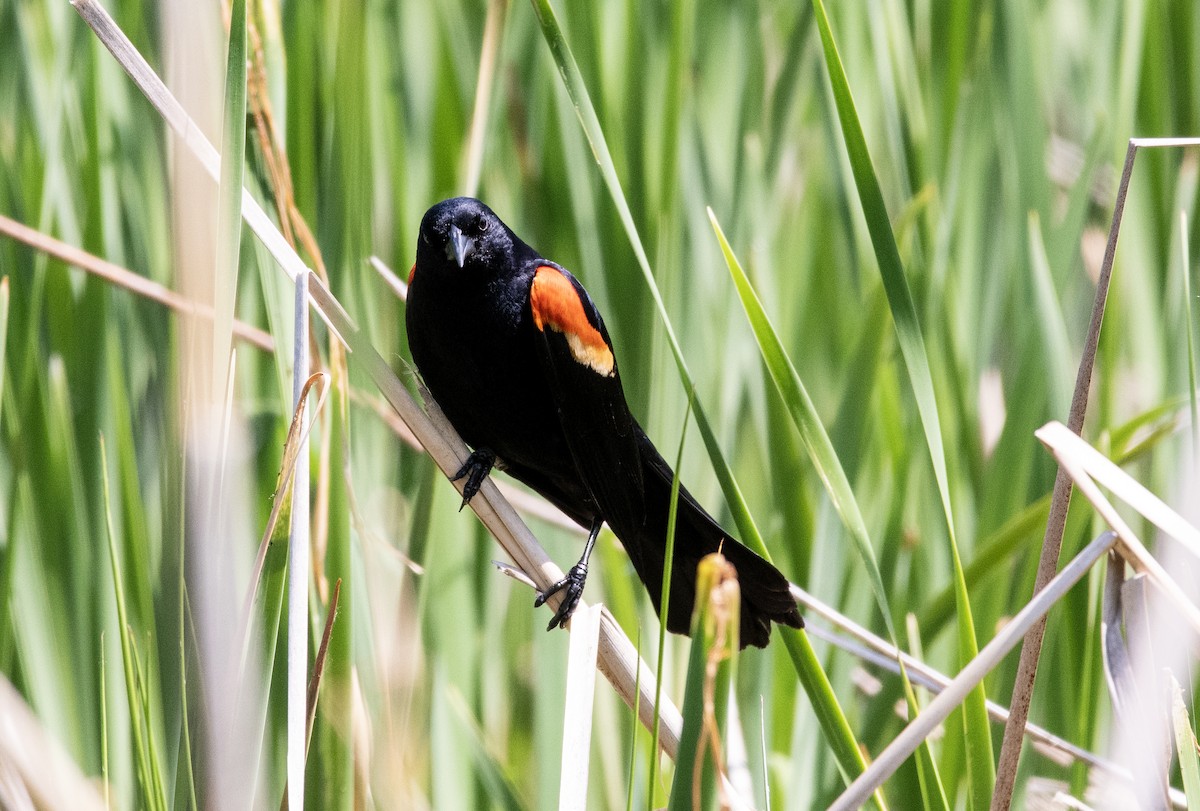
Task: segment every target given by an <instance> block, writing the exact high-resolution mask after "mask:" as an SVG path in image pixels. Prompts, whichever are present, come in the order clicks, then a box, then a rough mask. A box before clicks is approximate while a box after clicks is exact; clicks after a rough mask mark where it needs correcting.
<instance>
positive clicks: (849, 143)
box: [813, 0, 996, 808]
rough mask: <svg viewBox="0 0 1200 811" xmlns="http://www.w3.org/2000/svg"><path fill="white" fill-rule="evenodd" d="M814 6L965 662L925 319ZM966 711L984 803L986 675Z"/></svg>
mask: <svg viewBox="0 0 1200 811" xmlns="http://www.w3.org/2000/svg"><path fill="white" fill-rule="evenodd" d="M813 10H814V11H815V12H816V18H817V28H818V30H819V31H820V34H821V45H822V49H823V51H824V55H825V64H826V67H827V68H828V70H829V78H830V82H831V83H832V86H833V96H834V100H835V102H836V104H837V110H838V117H839V119H840V121H841V125H842V137H843V139H844V141H845V144H846V150H847V152H848V153H849V156H850V166H851V168H852V170H853V172H854V181H855V185H856V187H857V188H858V194H859V199H860V202H861V203H862V209H863V215H864V217H865V218H866V222H867V229H868V231H869V232H870V235H871V244H872V246H873V247H874V249H875V258H876V260H877V261H878V263H879V270H880V274H881V276H882V279H883V286H884V290H885V292H886V293H887V297H888V304H889V306H890V307H891V310H892V319H893V321H894V323H895V326H896V338H897V341H898V343H899V345H900V352H901V354H902V355H903V357H904V365H905V368H906V370H907V371H908V378H909V384H910V385H911V386H912V390H913V397H914V399H915V400H916V405H917V411H918V413H919V415H920V418H921V427H922V429H923V430H924V433H925V441H926V444H927V445H928V446H929V456H930V459H931V461H932V462H933V472H934V478H935V479H936V481H937V487H938V493H939V495H940V496H941V502H942V511H943V513H944V514H945V520H946V531H947V535H948V537H949V541H950V557H951V560H952V562H953V568H954V572H953V577H954V586H955V593H956V596H957V608H958V648H959V650H958V655H959V661H960V663H961V664H964V665H965V664H966V663H967V662H969V661H970V660H971V659H973V658H975V656H976V654H978V653H979V643H978V641H977V640H976V638H975V625H974V619H973V617H972V614H971V605H970V598H969V595H968V593H967V587H966V581H965V580H964V578H963V572H962V562H961V560H960V559H959V554H958V544H957V541H956V539H955V527H954V513H953V510H952V508H951V504H950V482H949V475H948V473H947V470H946V452H945V448H944V445H943V442H942V429H941V425H940V420H939V417H938V410H937V400H936V398H935V397H934V390H933V377H932V375H931V373H930V369H929V358H928V357H927V356H926V354H925V342H924V339H923V337H922V335H921V325H920V322H919V320H918V319H917V310H916V306H915V305H914V303H913V298H912V293H911V291H910V290H909V287H908V282H907V281H906V280H905V276H904V265H903V263H902V262H901V260H900V250H899V248H898V247H897V245H896V238H895V235H894V234H893V233H892V228H891V222H890V220H889V218H888V213H887V207H886V205H885V204H884V201H883V192H882V190H881V189H880V186H879V179H878V177H877V176H876V174H875V169H874V166H873V165H872V162H871V156H870V153H869V151H868V150H867V142H866V137H865V136H864V134H863V130H862V125H861V124H860V123H859V119H858V112H857V110H856V109H855V106H854V98H853V96H852V95H851V92H850V84H849V81H848V80H847V78H846V72H845V69H844V68H843V67H842V61H841V57H840V55H839V54H838V50H837V45H836V43H835V42H834V39H833V32H832V31H831V29H830V27H829V18H828V16H827V15H826V13H825V6H824V3H822V2H821V0H813ZM963 718H964V723H965V724H966V735H967V747H968V752H969V755H968V761H967V765H968V772H969V777H970V784H971V798H972V802H973V804H974V806H975V807H978V808H982V807H983V806H984V805H985V804H987V802H988V799H989V798H990V797H991V795H992V785H993V784H994V783H995V779H996V777H995V775H996V762H995V757H994V755H993V753H992V738H991V724H990V722H989V721H988V716H987V697H986V694H985V692H984V689H983V685H982V683H981V684H980V685H979V686H978V687H977V688H976V689H975V690H973V691H972V692H971V695H970V696H969V697H968V699H967V701H966V704H965V712H964V715H963Z"/></svg>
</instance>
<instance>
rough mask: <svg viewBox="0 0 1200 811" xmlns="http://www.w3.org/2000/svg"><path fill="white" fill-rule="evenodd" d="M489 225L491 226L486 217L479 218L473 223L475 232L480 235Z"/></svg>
mask: <svg viewBox="0 0 1200 811" xmlns="http://www.w3.org/2000/svg"><path fill="white" fill-rule="evenodd" d="M491 225H492V224H491V223H490V222H488V219H487V217H480V218H479V219H478V220H476V221H475V230H476V231H478V232H479V233H481V234H482V233H483V232H484V231H486V230H488V228H489V227H491Z"/></svg>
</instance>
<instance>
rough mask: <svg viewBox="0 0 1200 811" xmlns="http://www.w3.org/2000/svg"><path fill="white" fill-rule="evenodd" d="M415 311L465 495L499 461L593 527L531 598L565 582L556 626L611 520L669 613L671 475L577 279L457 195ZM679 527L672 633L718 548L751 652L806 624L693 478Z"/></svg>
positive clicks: (423, 265) (682, 628)
mask: <svg viewBox="0 0 1200 811" xmlns="http://www.w3.org/2000/svg"><path fill="white" fill-rule="evenodd" d="M407 310H408V311H407V326H408V342H409V347H410V348H411V350H412V356H413V360H414V361H416V365H417V369H418V370H419V371H420V373H421V376H422V377H423V378H424V380H425V384H426V386H428V388H429V391H430V392H431V393H432V394H433V397H434V399H435V400H437V403H438V405H439V406H441V408H442V411H444V412H445V414H446V416H447V418H449V420H450V422H451V423H452V424H453V425H454V427H455V428H456V429H457V430H458V432H459V434H461V435H462V438H463V440H465V441H466V442H467V444H468V445H470V446H471V448H472V449H473V451H472V453H471V456H470V458H469V459H468V461H467V463H466V464H465V465H463V467H462V469H461V470H460V471H459V472H458V475H457V476H456V477H455V480H456V481H457V480H458V479H462V478H466V480H467V482H466V486H465V488H464V491H463V503H464V504H466V503H467V501H469V500H470V498H471V497H472V496H473V495H474V494H475V493H476V492H478V490H479V487H480V485H481V484H482V483H483V480H484V478H486V477H487V475H488V473H489V472H490V471H491V469H492V467H493V465H494V466H496V467H498V468H500V469H501V470H504V471H505V472H507V473H509V474H510V475H512V476H514V477H515V478H517V479H519V480H520V481H522V482H524V483H525V484H527V485H529V486H530V487H532V488H533V489H534V490H536V491H537V492H539V493H541V494H542V495H543V496H545V497H546V498H547V499H549V500H550V501H551V502H552V503H553V504H554V505H555V506H557V507H558V508H559V509H561V510H562V511H563V512H564V513H566V514H567V515H568V516H570V517H571V518H572V519H573V520H574V521H576V522H578V523H579V524H580V526H582V527H584V528H585V529H587V530H589V534H588V539H587V544H586V546H585V547H584V550H583V557H582V558H580V560H579V563H577V564H576V565H575V566H573V567H572V568H571V570H570V572H569V573H568V574H567V576H566V577H565V578H564V579H563V580H561V581H560V582H558V583H556V584H555V585H554V586H552V587H551V588H550V589H549V590H547V591H546V592H544V593H542V594H541V595H539V596H538V598H537V602H536V605H541V604H542V603H544V602H545V601H546V598H547V597H549V596H550V595H551V594H554V593H556V592H558V591H560V590H561V591H565V594H564V596H563V600H562V603H561V605H560V606H559V608H558V611H557V613H556V614H555V615H554V618H553V619H552V620H551V621H550V626H549V628H547V630H550V629H552V628H554V627H555V626H556V625H557V626H560V627H564V626H565V625H566V623H567V620H568V619H569V618H570V616H571V612H572V611H573V610H574V609H575V605H576V604H577V603H578V601H579V598H580V596H581V595H582V594H583V587H584V582H585V580H586V578H587V568H588V557H589V555H590V554H591V552H592V547H593V546H594V545H595V542H596V535H597V534H598V533H599V531H600V526H601V524H603V523H605V522H607V523H608V525H609V527H610V528H611V529H612V531H613V532H614V533H615V534H616V535H617V537H618V538H620V539H621V543H622V544H623V545H624V547H625V551H626V552H627V553H628V554H629V558H630V560H631V561H632V562H633V567H634V569H635V570H636V571H637V574H638V577H640V578H641V580H642V582H643V583H645V584H646V588H647V590H648V591H649V592H650V599H651V600H652V601H653V603H654V607H655V610H657V611H658V612H659V615H660V616H661V615H662V609H661V606H659V601H660V595H661V588H662V573H663V561H664V557H665V552H666V534H667V512H668V508H669V506H670V495H671V481H672V478H673V473H672V471H671V467H670V465H668V464H667V462H666V461H665V460H664V459H663V458H662V456H661V455H660V454H659V452H658V451H657V450H656V449H655V447H654V445H653V444H652V443H651V442H650V439H649V438H648V437H647V436H646V434H645V432H644V431H643V430H642V428H641V426H639V425H638V423H637V421H636V420H635V419H634V418H633V415H632V414H630V412H629V406H628V405H627V404H626V402H625V392H624V390H623V389H622V388H621V377H620V375H619V374H618V373H617V360H616V356H615V355H614V352H613V346H612V341H611V340H609V337H608V331H607V330H606V329H605V328H604V321H603V320H602V319H601V318H600V313H599V312H598V311H597V310H596V306H595V305H594V304H593V303H592V299H591V297H590V296H588V294H587V291H585V290H584V289H583V286H582V285H581V284H580V283H579V282H578V281H576V279H575V277H574V276H572V275H571V274H570V273H568V272H567V271H566V270H565V269H564V268H562V267H560V266H559V265H557V264H555V263H554V262H551V261H549V260H547V259H543V258H542V257H541V256H539V255H538V253H537V251H535V250H534V249H533V248H531V247H529V246H528V245H526V244H525V243H524V242H522V241H521V240H520V239H519V238H518V237H517V236H516V234H514V233H513V232H512V231H511V230H510V229H509V228H508V226H506V225H505V224H504V223H503V222H501V221H500V218H499V217H497V216H496V215H495V214H494V213H493V212H492V210H491V209H490V208H488V207H487V206H486V205H484V204H483V203H481V202H479V201H478V200H475V199H472V198H469V197H458V198H455V199H452V200H445V201H443V202H441V203H438V204H437V205H435V206H433V207H432V208H430V209H429V211H428V212H426V214H425V217H424V218H423V219H422V220H421V233H420V240H419V242H418V243H417V261H416V264H415V265H413V269H412V273H411V275H410V277H409V288H408V306H407ZM675 532H676V535H675V554H674V564H673V568H672V574H671V595H670V609H669V611H667V615H666V622H667V629H668V630H670V631H672V632H674V633H682V634H686V633H688V632H689V630H690V623H691V615H692V606H693V604H694V603H695V599H696V567H697V565H698V563H699V562H700V559H701V558H703V557H704V556H705V555H707V554H709V553H710V552H716V551H717V550H718V549H720V551H721V552H722V553H723V554H724V555H725V557H726V558H727V559H728V560H729V561H730V562H731V563H733V565H734V567H735V568H736V569H737V572H738V579H739V582H740V585H741V594H742V605H741V628H740V637H741V644H742V646H743V647H745V646H746V645H757V646H758V647H763V646H765V645H766V644H767V642H768V640H769V639H770V633H771V621H772V620H773V621H775V622H779V623H783V624H785V625H790V626H792V627H793V628H802V627H803V625H804V623H803V621H802V620H801V618H800V613H799V612H798V611H797V610H796V603H795V600H793V598H792V596H791V594H790V592H789V588H788V581H787V579H786V578H785V577H784V576H783V575H782V574H780V572H779V570H777V569H776V568H775V567H774V566H772V565H771V564H770V563H767V562H766V561H765V560H763V559H762V558H760V557H759V556H758V555H756V554H754V553H753V552H751V551H750V550H749V549H747V548H746V547H745V546H743V545H742V544H740V543H738V542H737V541H736V540H734V539H733V538H732V537H731V536H730V535H729V534H728V533H727V532H725V530H723V529H721V527H720V525H719V524H717V522H716V521H715V520H714V519H713V518H712V517H711V516H710V515H709V514H708V513H707V512H705V511H704V508H703V507H701V506H700V505H699V504H698V503H696V500H695V499H694V498H692V496H691V494H690V493H688V491H687V490H686V489H683V488H680V491H679V506H678V514H677V519H676V530H675Z"/></svg>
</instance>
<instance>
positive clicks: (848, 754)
mask: <svg viewBox="0 0 1200 811" xmlns="http://www.w3.org/2000/svg"><path fill="white" fill-rule="evenodd" d="M532 2H533V7H534V11H535V12H536V13H537V16H538V21H539V22H540V24H541V29H542V35H543V37H544V38H545V40H546V44H547V45H548V46H549V47H550V52H551V55H552V56H553V58H554V62H555V65H556V66H557V67H558V71H559V75H560V76H561V78H562V81H563V84H564V85H565V86H566V89H567V92H568V95H569V96H570V97H571V102H572V104H573V105H574V106H575V112H576V115H577V116H578V117H579V121H580V124H581V125H582V126H583V130H584V134H585V135H586V137H587V139H588V143H589V144H590V145H591V147H592V154H593V156H594V157H595V158H596V162H597V164H599V166H600V173H601V176H602V177H603V179H604V182H605V184H606V185H607V186H608V190H609V193H610V195H611V196H612V199H613V204H614V205H615V206H616V207H617V212H618V215H619V216H620V219H621V222H622V224H623V225H624V227H625V230H626V233H627V234H628V236H629V239H630V242H631V244H632V247H633V251H634V254H635V256H636V257H637V261H638V265H639V266H640V267H641V270H642V274H643V275H644V277H645V279H646V284H647V286H648V287H649V289H650V294H651V296H652V298H653V299H654V303H655V306H656V307H657V309H658V314H659V318H660V320H661V321H662V323H663V326H664V328H665V331H666V335H667V340H668V342H669V344H670V346H671V352H672V354H673V355H674V358H675V364H676V366H677V367H678V370H679V376H680V379H681V380H682V381H683V385H684V389H685V390H686V392H687V395H688V398H689V399H690V400H691V401H692V403H693V405H694V412H695V415H696V425H697V427H698V428H699V429H700V434H701V436H702V437H703V439H704V444H705V447H706V449H707V450H708V453H709V457H710V458H711V459H712V462H713V467H714V469H715V471H716V474H717V478H718V480H719V481H720V483H721V490H722V492H723V493H724V494H725V498H726V501H727V502H728V503H729V508H730V510H731V511H732V513H733V516H734V520H735V521H736V522H737V525H738V529H739V531H740V532H741V535H742V542H743V543H745V544H746V545H747V546H749V547H750V548H751V549H753V550H754V551H755V552H757V553H758V554H760V555H762V556H763V557H765V558H766V559H768V560H769V559H770V555H769V553H768V552H767V548H766V544H764V543H763V540H762V535H761V533H759V532H758V530H757V528H756V527H755V525H754V522H753V520H752V519H751V517H750V513H749V510H748V509H747V507H746V503H745V500H744V499H743V498H742V496H741V490H740V488H739V487H738V486H737V482H736V481H735V480H734V478H733V473H732V471H731V470H730V468H729V465H728V464H727V463H726V462H725V459H724V456H723V454H722V453H721V451H720V446H719V445H718V443H717V441H716V435H715V433H714V432H713V430H712V426H711V424H710V423H709V421H708V417H707V416H706V414H705V412H704V408H703V407H702V406H701V405H700V402H699V400H698V399H697V398H696V397H695V386H694V384H693V382H692V378H691V375H690V374H689V372H688V370H687V364H686V363H685V362H684V358H683V352H682V350H681V349H680V346H679V341H678V340H677V339H676V337H675V331H674V329H673V328H672V326H671V321H670V317H669V316H668V315H667V310H666V306H665V305H664V304H663V300H662V296H661V294H660V293H659V291H658V286H657V284H656V283H655V281H654V274H653V273H652V272H651V270H650V262H649V260H648V259H647V257H646V251H645V249H644V248H643V246H642V242H641V238H640V237H639V236H638V231H637V226H636V225H634V222H633V215H632V213H631V212H630V209H629V204H628V202H627V201H626V200H625V196H624V193H623V192H622V190H621V182H620V179H619V178H618V177H617V171H616V167H615V166H614V164H613V160H612V155H611V154H610V153H609V150H608V146H607V143H606V142H605V139H604V133H603V131H602V130H601V128H600V122H599V119H597V117H596V111H595V109H594V107H593V106H592V102H591V99H590V97H589V96H588V92H587V87H586V86H585V85H584V83H583V77H582V76H581V75H580V72H579V66H578V65H577V64H576V63H575V58H574V56H573V55H572V54H571V50H570V47H569V46H568V45H567V42H566V39H565V38H564V37H563V34H562V30H561V28H560V27H559V24H558V19H557V17H556V16H555V14H554V9H553V8H551V6H550V2H549V0H532ZM781 630H782V631H783V634H784V638H785V640H790V641H789V642H788V643H787V644H788V649H789V651H790V652H792V654H793V655H792V662H793V664H794V666H795V667H796V673H797V675H798V676H799V677H800V680H801V682H802V683H804V686H805V690H806V692H808V694H809V696H810V697H811V698H812V699H813V700H814V702H817V701H820V702H822V705H823V706H821V707H820V709H819V710H818V713H817V715H818V718H820V719H821V721H822V730H823V731H824V732H825V734H826V736H827V738H828V740H829V744H830V746H831V747H832V748H833V750H834V753H835V755H836V757H837V760H838V764H839V766H840V768H841V770H842V773H843V776H854V775H857V774H859V773H861V772H862V770H863V769H864V768H865V762H864V761H863V758H862V753H861V752H860V751H859V748H858V742H857V741H856V740H855V738H854V734H853V731H852V730H851V728H850V725H849V723H848V722H847V721H846V719H845V714H844V713H843V712H842V710H841V706H840V705H839V704H838V702H837V697H836V696H835V695H834V693H833V690H832V688H831V687H830V686H829V681H828V677H826V676H825V674H824V672H823V671H822V670H821V667H820V663H819V662H818V660H817V658H816V656H815V654H812V649H811V647H808V642H807V638H804V639H803V641H801V640H800V635H799V634H798V633H788V631H789V629H786V628H785V629H781ZM880 805H881V807H882V803H880Z"/></svg>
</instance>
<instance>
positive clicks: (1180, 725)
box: [1171, 676, 1200, 811]
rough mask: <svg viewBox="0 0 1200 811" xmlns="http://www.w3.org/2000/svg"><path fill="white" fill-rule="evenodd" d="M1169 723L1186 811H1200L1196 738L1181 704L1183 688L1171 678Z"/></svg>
mask: <svg viewBox="0 0 1200 811" xmlns="http://www.w3.org/2000/svg"><path fill="white" fill-rule="evenodd" d="M1171 722H1172V726H1173V727H1174V729H1175V754H1176V756H1177V757H1178V758H1179V773H1180V774H1181V775H1182V776H1183V792H1184V794H1186V795H1187V798H1188V804H1187V807H1188V811H1200V757H1197V755H1196V736H1195V734H1194V733H1193V732H1192V722H1191V720H1190V719H1189V718H1188V711H1187V705H1186V704H1184V702H1183V688H1182V687H1180V686H1179V682H1178V681H1176V679H1175V677H1174V676H1171Z"/></svg>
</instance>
